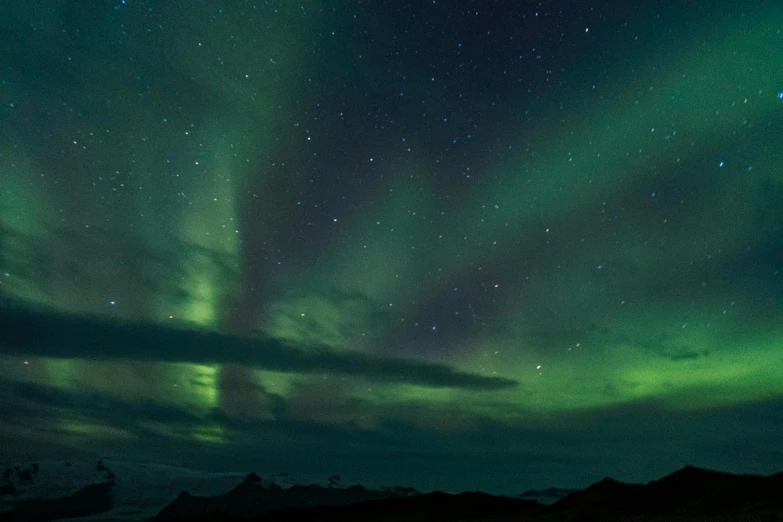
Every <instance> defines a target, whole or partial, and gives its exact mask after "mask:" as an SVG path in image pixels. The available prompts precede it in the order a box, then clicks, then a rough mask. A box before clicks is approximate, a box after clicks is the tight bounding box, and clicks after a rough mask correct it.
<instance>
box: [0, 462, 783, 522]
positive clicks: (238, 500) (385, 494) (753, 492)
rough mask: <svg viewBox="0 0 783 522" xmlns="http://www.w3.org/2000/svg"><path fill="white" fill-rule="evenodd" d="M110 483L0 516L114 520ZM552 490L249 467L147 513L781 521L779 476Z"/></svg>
mask: <svg viewBox="0 0 783 522" xmlns="http://www.w3.org/2000/svg"><path fill="white" fill-rule="evenodd" d="M23 471H24V470H23ZM11 478H13V476H12V477H11ZM11 478H9V477H5V479H4V480H5V482H4V485H5V490H3V491H0V496H6V495H10V494H12V489H13V486H14V481H13V480H11ZM22 478H24V475H22ZM113 487H114V480H113V474H112V480H109V481H106V482H102V483H100V484H94V485H90V486H87V487H85V488H82V489H80V490H79V491H77V492H75V493H73V494H71V495H68V496H65V497H60V498H55V499H46V500H25V501H23V502H16V503H13V502H12V503H11V504H12V505H13V509H12V510H10V511H6V512H4V513H0V522H12V521H13V522H17V521H19V522H21V521H31V522H32V521H45V520H54V519H58V518H70V519H74V518H77V517H84V516H88V515H93V516H95V515H96V514H101V513H103V514H105V515H106V517H107V518H105V520H117V518H115V517H113V516H111V513H112V512H111V509H112V488H113ZM545 491H547V490H545ZM553 491H554V490H553ZM557 492H558V493H559V494H562V495H565V496H563V497H562V498H560V499H559V500H557V501H556V502H554V503H553V504H551V505H545V504H541V503H538V502H536V501H535V500H529V499H524V498H510V497H502V496H493V495H488V494H485V493H477V492H472V493H460V494H458V495H450V494H446V493H441V492H435V493H426V494H420V493H418V492H416V491H415V490H413V489H412V488H394V489H389V490H383V491H373V490H368V489H365V488H363V487H361V486H352V487H349V488H338V487H322V486H315V485H313V486H292V487H289V488H282V487H280V486H277V485H275V484H274V483H270V482H269V481H263V480H262V479H261V478H260V477H259V476H257V475H255V474H254V473H251V474H250V475H248V476H247V477H246V478H245V479H244V481H242V483H240V484H239V485H237V486H236V487H234V488H233V489H231V490H230V491H229V492H228V493H226V494H224V495H218V496H211V497H208V496H194V495H191V494H189V493H187V492H185V491H183V492H182V493H180V495H179V496H178V497H177V498H176V499H175V500H174V501H173V502H172V503H170V504H169V505H168V506H166V507H165V508H163V509H162V510H161V511H160V512H159V513H158V515H157V516H155V517H154V519H153V520H154V521H156V522H168V521H182V522H196V521H198V522H208V521H258V522H283V521H291V520H302V521H314V522H315V521H318V522H333V521H334V522H336V521H346V522H381V521H417V522H424V521H443V522H445V521H495V522H500V521H512V520H515V521H574V522H576V521H580V522H588V521H629V522H630V521H648V520H649V521H684V520H698V521H704V522H707V521H727V522H728V521H764V522H771V521H781V522H783V473H778V474H776V475H770V476H756V475H733V474H728V473H721V472H716V471H708V470H703V469H698V468H694V467H690V466H689V467H685V468H683V469H681V470H679V471H677V472H675V473H672V474H671V475H668V476H666V477H664V478H662V479H660V480H656V481H652V482H649V483H647V484H627V483H623V482H618V481H615V480H612V479H609V478H607V479H604V480H602V481H600V482H597V483H595V484H593V485H592V486H589V487H587V488H585V489H583V490H576V491H572V490H557ZM521 496H525V494H523V495H521ZM101 519H102V518H92V519H91V520H101Z"/></svg>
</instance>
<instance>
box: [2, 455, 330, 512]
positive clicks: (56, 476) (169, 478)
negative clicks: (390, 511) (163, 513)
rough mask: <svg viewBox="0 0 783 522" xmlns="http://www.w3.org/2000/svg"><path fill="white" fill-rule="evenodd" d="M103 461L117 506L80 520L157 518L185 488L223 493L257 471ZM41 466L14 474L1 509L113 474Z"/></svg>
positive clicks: (81, 466) (26, 465)
mask: <svg viewBox="0 0 783 522" xmlns="http://www.w3.org/2000/svg"><path fill="white" fill-rule="evenodd" d="M102 463H103V466H105V468H107V469H108V470H109V471H111V472H112V473H113V474H114V480H115V486H114V488H113V492H112V495H113V506H114V508H113V509H112V510H111V511H109V512H106V513H101V514H97V515H92V516H89V517H82V518H79V519H78V520H80V521H102V522H108V521H139V520H144V519H146V518H149V517H152V516H154V515H155V514H157V513H158V512H159V511H160V510H161V509H162V508H163V507H164V506H166V505H167V504H169V503H171V502H172V501H173V500H174V499H175V498H176V497H177V495H179V493H180V492H181V491H183V490H187V491H188V492H189V493H191V494H193V495H219V494H223V493H226V492H227V491H228V490H230V489H231V488H233V487H234V486H236V485H237V484H239V483H240V482H241V481H242V479H243V478H244V477H245V476H246V475H247V474H248V473H249V472H250V471H252V470H247V471H243V472H230V473H214V472H205V471H197V470H192V469H187V468H181V467H175V466H165V465H160V464H145V463H136V462H127V461H116V460H104V461H102ZM37 464H38V468H39V471H38V472H37V473H33V474H32V478H31V479H30V480H21V479H20V477H19V476H18V475H17V474H16V473H12V474H11V481H12V482H13V484H14V486H15V488H16V492H15V493H13V494H10V495H1V496H0V511H10V510H11V509H13V502H18V501H20V500H30V499H34V498H58V497H63V496H67V495H71V494H73V493H75V492H76V491H78V490H79V489H81V488H83V487H85V486H87V485H89V484H99V483H101V482H105V481H106V480H107V476H108V472H107V471H100V470H99V469H98V465H97V461H89V462H87V461H78V460H71V461H66V460H41V461H38V462H37ZM68 464H70V465H68ZM32 466H33V462H22V463H13V464H11V465H8V464H6V465H3V466H2V467H0V471H2V470H5V469H7V468H12V469H13V468H14V467H18V468H19V469H21V470H25V469H27V470H30V469H32ZM259 475H260V476H261V477H263V478H264V479H265V481H264V482H267V483H268V482H269V479H271V480H272V481H274V482H275V483H277V484H279V485H280V486H283V487H290V486H293V485H295V484H312V483H314V482H317V481H313V480H308V479H306V478H304V477H283V476H280V475H264V474H262V473H260V472H259ZM264 482H262V484H263V483H264Z"/></svg>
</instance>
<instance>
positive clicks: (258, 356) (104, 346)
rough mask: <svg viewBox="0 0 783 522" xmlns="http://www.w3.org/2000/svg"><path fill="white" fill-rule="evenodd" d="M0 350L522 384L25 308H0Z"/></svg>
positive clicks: (464, 383)
mask: <svg viewBox="0 0 783 522" xmlns="http://www.w3.org/2000/svg"><path fill="white" fill-rule="evenodd" d="M0 331H2V332H3V335H2V337H0V349H2V351H3V353H5V354H6V355H20V356H38V357H58V358H91V359H113V358H119V359H135V360H151V361H159V362H189V363H195V364H228V363H235V364H242V365H245V366H252V367H257V368H264V369H267V370H276V371H283V372H302V373H317V372H324V373H335V374H350V375H352V376H363V377H366V378H369V379H375V380H379V381H386V382H400V383H409V384H418V385H422V386H429V387H434V388H439V387H453V388H465V389H474V390H499V389H505V388H511V387H514V386H516V385H517V382H516V381H514V380H511V379H505V378H500V377H487V376H482V375H476V374H472V373H466V372H461V371H458V370H455V369H454V368H452V367H449V366H446V365H440V364H432V363H427V362H421V361H411V360H405V359H398V358H379V357H375V356H371V355H367V354H363V353H360V352H356V351H340V352H335V351H332V350H330V349H328V348H324V347H320V348H319V347H315V348H313V347H308V349H307V350H303V349H300V348H297V347H294V346H289V345H286V344H284V343H283V342H281V341H279V340H277V339H251V338H244V337H235V336H228V335H222V334H218V333H213V332H206V331H192V330H180V329H175V328H170V327H166V326H161V325H154V324H137V323H127V322H120V321H115V320H112V319H104V318H95V317H84V316H75V315H63V314H57V313H54V312H51V311H43V310H33V309H30V308H26V307H23V306H8V305H5V306H3V307H2V310H0Z"/></svg>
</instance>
